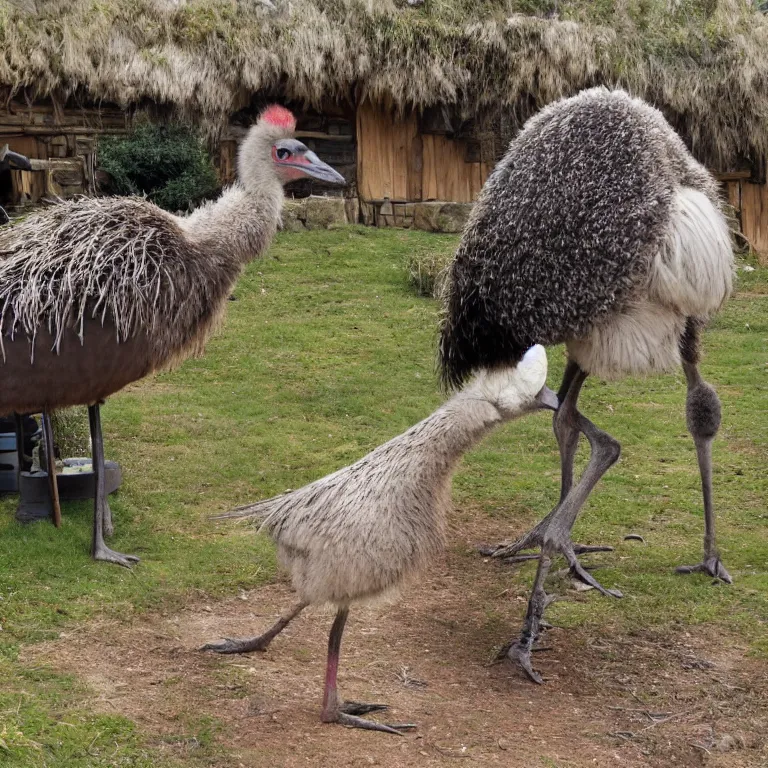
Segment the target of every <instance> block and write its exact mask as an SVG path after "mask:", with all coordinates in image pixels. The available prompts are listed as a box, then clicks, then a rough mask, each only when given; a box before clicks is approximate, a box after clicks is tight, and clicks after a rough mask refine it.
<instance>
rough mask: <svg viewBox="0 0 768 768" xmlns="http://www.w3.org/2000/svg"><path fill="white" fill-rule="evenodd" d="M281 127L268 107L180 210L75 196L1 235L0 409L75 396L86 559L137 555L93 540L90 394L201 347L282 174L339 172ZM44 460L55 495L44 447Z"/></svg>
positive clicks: (266, 227) (287, 177)
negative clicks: (216, 187)
mask: <svg viewBox="0 0 768 768" xmlns="http://www.w3.org/2000/svg"><path fill="white" fill-rule="evenodd" d="M294 129H295V119H294V117H293V115H292V114H291V113H290V112H289V111H288V110H287V109H284V108H283V107H278V106H272V107H269V108H267V109H266V110H265V111H264V112H263V113H262V115H261V116H260V118H259V120H258V121H257V123H256V124H255V125H254V126H253V127H252V128H251V130H250V131H249V133H248V135H247V137H246V138H245V140H244V141H243V143H242V146H241V148H240V155H239V167H238V180H237V182H236V183H235V184H234V185H233V186H231V187H229V188H228V189H227V190H225V191H224V193H223V194H222V196H221V197H220V198H219V199H218V200H217V201H215V202H213V203H208V204H207V205H205V206H202V207H200V208H198V209H197V210H196V211H195V212H194V213H193V214H192V215H191V216H187V217H179V216H173V215H172V214H170V213H167V212H166V211H163V210H161V209H160V208H158V207H157V206H156V205H153V204H152V203H150V202H148V201H147V200H144V199H140V198H120V197H117V198H96V199H88V198H85V199H79V200H74V201H70V202H65V203H61V204H58V205H54V206H52V207H50V208H48V209H47V210H45V211H43V212H41V213H38V214H35V215H32V216H30V217H28V218H27V219H26V220H24V221H23V222H22V223H21V224H18V225H16V226H12V227H8V228H6V229H3V230H1V231H0V354H1V355H2V357H1V359H0V381H2V384H0V413H8V412H10V411H16V412H17V413H26V412H30V413H31V412H37V411H41V410H44V411H51V410H53V409H56V408H62V407H65V406H70V405H88V415H89V421H90V429H91V440H92V443H93V459H94V460H93V465H94V471H95V473H96V498H95V504H94V523H93V542H92V549H91V553H92V555H93V557H94V558H95V559H96V560H106V561H108V562H112V563H117V564H119V565H124V566H130V565H131V563H133V562H136V561H137V560H138V558H136V557H134V556H133V555H123V554H120V553H119V552H115V551H113V550H111V549H110V548H109V547H107V546H106V544H105V543H104V531H105V529H106V530H107V532H108V533H109V529H110V528H111V514H110V511H109V506H108V504H107V499H106V495H105V493H104V450H103V443H102V435H101V422H100V414H99V404H100V403H101V402H102V401H103V400H104V399H105V398H106V397H108V396H109V395H111V394H112V393H114V392H117V391H118V390H119V389H122V388H123V387H124V386H126V384H129V383H130V382H132V381H136V380H137V379H140V378H142V377H144V376H146V375H148V374H150V373H152V372H153V371H156V370H158V369H161V368H164V367H168V366H170V365H173V364H176V363H179V362H181V361H182V360H184V359H185V358H187V357H189V356H191V355H196V354H200V353H202V351H203V347H204V345H205V342H206V341H207V339H208V336H209V335H210V333H211V332H212V330H213V329H214V328H215V326H216V324H217V322H218V321H219V320H220V319H221V317H222V314H223V311H224V308H225V306H226V302H227V298H228V296H229V294H230V291H231V289H232V286H233V285H234V283H235V281H236V280H237V278H238V277H239V275H240V273H241V271H242V269H243V268H244V267H245V265H246V264H248V262H250V261H251V260H253V259H255V258H256V257H258V256H260V255H261V254H262V253H263V252H264V251H265V250H266V249H267V247H268V246H269V244H270V242H271V240H272V237H273V236H274V234H275V230H276V229H277V226H278V223H279V221H280V212H281V208H282V205H283V199H284V197H283V184H285V183H286V182H288V181H292V180H294V179H298V178H302V177H304V176H311V177H314V178H318V179H322V180H324V181H331V182H335V183H343V182H344V179H343V177H342V176H341V175H340V174H338V173H336V171H334V170H333V169H332V168H330V166H328V165H326V164H325V163H323V162H321V161H320V160H319V159H318V157H317V155H315V153H314V152H310V151H309V150H308V149H307V147H305V146H304V144H302V143H301V142H299V141H297V140H296V139H294V138H291V136H292V134H293V131H294ZM48 433H49V437H48V439H49V441H50V430H48ZM49 466H50V470H51V471H50V472H49V477H50V478H51V488H52V497H53V500H54V505H55V500H56V495H55V489H56V480H55V477H54V473H53V458H52V454H49Z"/></svg>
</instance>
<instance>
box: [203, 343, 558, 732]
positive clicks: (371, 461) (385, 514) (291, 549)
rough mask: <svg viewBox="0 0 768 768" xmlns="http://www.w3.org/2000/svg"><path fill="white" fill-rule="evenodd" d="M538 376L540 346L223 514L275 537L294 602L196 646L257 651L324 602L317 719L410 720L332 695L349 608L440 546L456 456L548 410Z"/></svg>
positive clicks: (358, 723) (367, 724)
mask: <svg viewBox="0 0 768 768" xmlns="http://www.w3.org/2000/svg"><path fill="white" fill-rule="evenodd" d="M546 376H547V356H546V352H545V351H544V348H543V347H541V346H537V347H534V348H532V349H531V350H529V351H528V352H527V353H526V354H525V355H524V356H522V359H521V360H520V362H519V364H518V365H517V367H515V368H509V367H507V368H501V369H498V370H495V371H481V372H479V373H478V375H477V376H476V378H475V380H474V381H473V382H472V383H470V384H469V385H468V386H467V387H465V388H464V389H463V390H462V391H461V392H459V393H458V394H456V395H454V396H453V397H452V398H451V399H450V400H448V401H447V402H446V403H445V404H444V405H443V406H442V407H440V408H439V409H438V410H437V411H435V412H434V413H433V414H432V415H431V416H429V417H428V418H426V419H425V420H424V421H422V422H420V423H419V424H417V425H416V426H414V427H411V429H409V430H408V431H407V432H405V433H403V434H402V435H400V436H399V437H395V438H394V439H392V440H390V441H389V442H388V443H385V444H384V445H382V446H380V447H379V448H376V449H375V450H374V451H372V452H371V453H369V454H368V455H367V456H365V457H364V458H362V459H360V460H359V461H357V462H355V463H354V464H352V465H350V466H348V467H345V468H344V469H340V470H339V471H338V472H334V473H333V474H331V475H328V476H327V477H324V478H322V479H321V480H317V481H315V482H314V483H311V484H309V485H307V486H305V487H303V488H300V489H299V490H296V491H293V492H290V493H287V494H284V495H282V496H277V497H275V498H272V499H268V500H266V501H261V502H257V503H256V504H251V505H248V506H245V507H241V508H239V509H238V510H235V511H234V512H232V513H229V514H227V515H223V516H222V517H238V518H241V517H256V518H259V519H260V520H261V521H262V526H261V527H262V528H263V529H266V530H267V531H268V532H269V533H270V535H271V536H272V538H273V539H274V540H275V541H276V542H277V547H278V556H279V558H280V561H281V563H282V564H283V565H284V566H285V567H286V569H287V570H289V571H290V573H291V577H292V581H293V586H294V588H295V590H296V592H298V595H299V602H298V604H296V605H295V606H294V607H293V608H292V609H291V610H290V611H288V612H287V613H285V614H284V615H282V616H281V617H280V619H279V620H278V621H277V623H276V624H275V625H274V626H273V627H271V628H270V629H268V630H267V631H266V632H264V633H263V634H261V635H259V636H258V637H254V638H249V639H243V640H234V639H227V640H225V641H224V642H222V643H213V644H208V645H205V646H203V648H202V650H209V651H215V652H217V653H250V652H252V651H264V650H266V649H267V647H268V646H269V644H270V642H271V641H272V640H273V638H274V637H275V636H276V635H277V634H279V633H280V632H281V631H282V630H283V629H285V627H286V626H287V625H288V623H289V622H290V621H291V620H292V619H294V618H295V617H296V616H297V615H298V614H299V613H300V612H301V611H302V610H303V609H304V608H305V607H306V606H308V605H310V604H323V603H331V604H333V605H335V606H336V607H337V613H336V618H335V620H334V622H333V626H332V627H331V632H330V637H329V640H328V660H327V666H326V677H325V692H324V696H323V708H322V713H321V720H322V721H323V722H326V723H341V724H343V725H348V726H352V727H356V728H365V729H368V730H376V731H385V732H387V733H398V732H399V729H402V728H408V727H413V726H403V725H399V726H398V725H384V724H382V723H376V722H371V721H370V720H365V719H364V718H361V717H360V715H362V714H365V713H368V712H374V711H379V710H383V709H386V708H387V707H386V705H382V704H358V703H354V702H346V703H343V702H340V700H339V696H338V691H337V688H336V673H337V670H338V664H339V651H340V647H341V636H342V632H343V631H344V625H345V623H346V621H347V615H348V613H349V607H350V605H351V604H353V603H358V602H361V601H364V600H369V599H371V598H374V597H377V596H379V595H382V594H385V593H387V592H389V591H391V590H393V589H395V588H396V587H397V586H399V585H400V584H401V583H402V582H403V580H404V579H406V578H407V577H408V576H411V575H413V574H415V573H417V572H418V571H419V570H420V569H422V568H423V567H424V566H425V565H426V564H427V563H428V562H429V560H430V559H431V558H432V557H433V556H434V555H435V554H436V553H438V552H439V551H440V550H442V548H443V546H444V543H445V521H446V511H447V509H448V508H449V506H450V501H451V475H452V474H453V472H454V469H455V467H456V464H457V462H458V461H459V459H460V458H461V456H462V454H463V453H464V452H465V451H467V450H469V449H470V448H471V447H472V446H473V445H474V444H475V443H476V442H478V441H479V440H480V439H482V438H483V437H484V436H485V435H486V434H487V433H488V432H489V431H490V430H491V429H493V428H494V427H496V426H497V425H499V424H501V423H502V422H505V421H509V420H511V419H514V418H516V417H518V416H521V415H522V414H524V413H526V412H529V411H532V410H536V409H538V408H552V409H554V408H556V407H557V400H556V398H555V395H554V393H553V392H551V391H550V390H549V389H547V388H546V386H545V385H544V382H545V381H546Z"/></svg>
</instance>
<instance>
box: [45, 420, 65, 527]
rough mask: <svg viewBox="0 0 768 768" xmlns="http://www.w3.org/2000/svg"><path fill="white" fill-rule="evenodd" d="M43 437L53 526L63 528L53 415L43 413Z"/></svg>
mask: <svg viewBox="0 0 768 768" xmlns="http://www.w3.org/2000/svg"><path fill="white" fill-rule="evenodd" d="M43 437H44V439H45V458H46V460H47V464H48V489H49V490H50V494H51V505H52V506H53V524H54V525H55V526H56V527H57V528H61V505H60V504H59V486H58V484H57V483H56V457H55V456H54V455H53V428H52V427H51V415H50V414H49V413H48V411H43Z"/></svg>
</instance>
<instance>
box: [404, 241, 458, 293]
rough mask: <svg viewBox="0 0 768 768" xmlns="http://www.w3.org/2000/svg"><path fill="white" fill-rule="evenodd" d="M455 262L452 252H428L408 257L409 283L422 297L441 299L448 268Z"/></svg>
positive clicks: (416, 253)
mask: <svg viewBox="0 0 768 768" xmlns="http://www.w3.org/2000/svg"><path fill="white" fill-rule="evenodd" d="M452 262H453V253H452V252H451V251H433V250H426V251H421V252H418V251H417V252H415V253H412V254H411V255H410V256H409V257H408V263H407V269H408V282H409V283H410V285H411V287H412V288H413V289H414V290H415V291H416V293H418V294H419V295H420V296H434V297H435V298H440V295H441V292H442V289H443V286H444V284H445V278H446V277H447V274H448V267H449V266H450V265H451V263H452Z"/></svg>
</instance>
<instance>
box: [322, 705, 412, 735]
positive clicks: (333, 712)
mask: <svg viewBox="0 0 768 768" xmlns="http://www.w3.org/2000/svg"><path fill="white" fill-rule="evenodd" d="M386 709H389V706H388V705H387V704H364V703H362V702H359V701H345V702H344V703H343V704H340V705H339V706H338V707H337V708H335V709H334V708H328V709H324V710H323V712H322V714H321V715H320V719H321V720H322V721H323V722H324V723H338V724H339V725H346V726H347V727H348V728H362V729H363V730H365V731H381V732H382V733H392V734H395V735H396V736H402V735H403V731H409V730H412V729H414V728H416V725H415V724H414V723H377V722H375V721H373V720H365V719H364V718H362V717H360V715H365V714H368V713H369V712H381V711H383V710H386Z"/></svg>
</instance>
